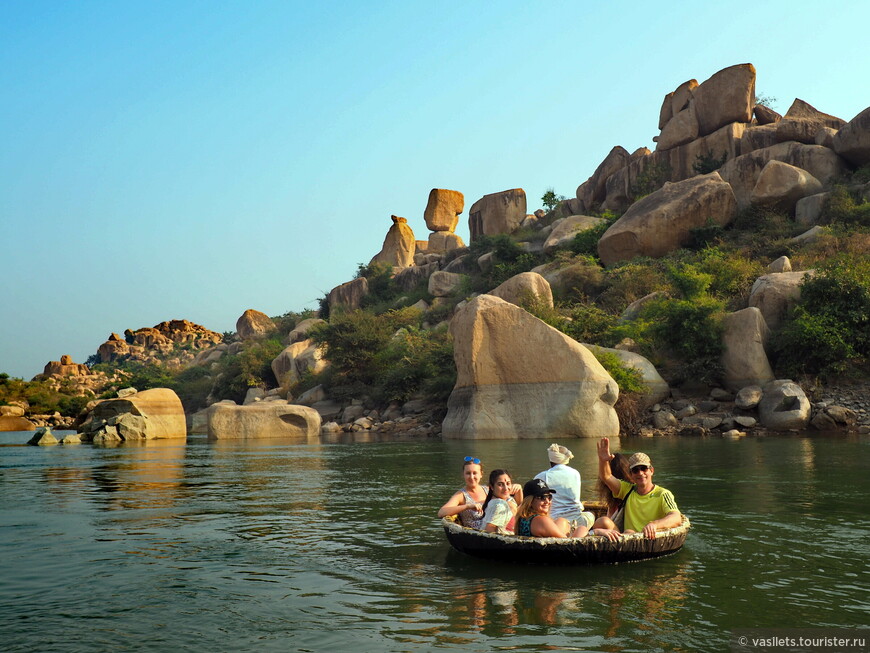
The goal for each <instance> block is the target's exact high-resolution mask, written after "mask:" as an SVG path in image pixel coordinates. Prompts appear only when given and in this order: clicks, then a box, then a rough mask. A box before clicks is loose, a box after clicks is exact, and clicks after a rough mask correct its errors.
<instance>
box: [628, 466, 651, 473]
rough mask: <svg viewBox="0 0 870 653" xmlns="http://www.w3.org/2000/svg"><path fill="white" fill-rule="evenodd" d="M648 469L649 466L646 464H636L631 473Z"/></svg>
mask: <svg viewBox="0 0 870 653" xmlns="http://www.w3.org/2000/svg"><path fill="white" fill-rule="evenodd" d="M648 469H649V467H647V466H646V465H635V466H634V467H632V468H631V473H632V474H634V473H636V472H645V471H646V470H648Z"/></svg>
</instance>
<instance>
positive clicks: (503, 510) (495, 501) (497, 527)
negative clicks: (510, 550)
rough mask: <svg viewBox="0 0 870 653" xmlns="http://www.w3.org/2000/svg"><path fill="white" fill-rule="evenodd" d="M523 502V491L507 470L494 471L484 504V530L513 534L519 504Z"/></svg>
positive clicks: (491, 473)
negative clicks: (512, 480) (515, 483)
mask: <svg viewBox="0 0 870 653" xmlns="http://www.w3.org/2000/svg"><path fill="white" fill-rule="evenodd" d="M522 500H523V490H522V488H520V486H519V485H514V484H513V483H512V482H511V477H510V474H509V473H508V471H507V470H506V469H494V470H492V472H490V474H489V495H488V496H487V497H486V501H485V502H484V503H483V519H482V520H481V525H482V527H483V528H482V530H485V531H486V532H488V533H499V532H513V521H514V516H515V515H516V513H517V504H518V502H522Z"/></svg>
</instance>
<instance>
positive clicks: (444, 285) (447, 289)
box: [429, 270, 466, 297]
mask: <svg viewBox="0 0 870 653" xmlns="http://www.w3.org/2000/svg"><path fill="white" fill-rule="evenodd" d="M465 278H466V277H465V275H464V274H457V273H455V272H444V271H442V270H439V271H438V272H433V273H432V276H431V277H429V294H430V295H432V296H433V297H447V296H448V295H450V294H452V293H453V292H454V291H455V290H457V289H458V288H459V287H460V286H461V285H462V283H463V281H464V280H465Z"/></svg>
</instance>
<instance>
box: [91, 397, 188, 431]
mask: <svg viewBox="0 0 870 653" xmlns="http://www.w3.org/2000/svg"><path fill="white" fill-rule="evenodd" d="M79 432H80V433H81V436H82V440H85V441H89V440H90V441H94V442H100V441H103V442H105V441H112V440H116V441H121V440H152V439H162V438H184V437H187V424H186V420H185V417H184V407H183V406H182V405H181V400H180V399H179V398H178V395H176V394H175V392H174V391H173V390H170V389H169V388H152V389H150V390H143V391H141V392H134V393H132V394H127V395H126V396H124V397H123V398H120V397H119V398H117V399H105V400H102V401H100V402H99V403H97V404H96V405H95V406H94V407H93V409H92V410H91V412H90V413H89V414H88V416H87V417H86V419H85V421H84V422H83V423H82V424H81V426H80V427H79Z"/></svg>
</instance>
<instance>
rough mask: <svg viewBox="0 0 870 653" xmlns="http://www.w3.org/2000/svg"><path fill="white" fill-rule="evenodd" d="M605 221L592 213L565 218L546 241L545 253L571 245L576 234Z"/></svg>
mask: <svg viewBox="0 0 870 653" xmlns="http://www.w3.org/2000/svg"><path fill="white" fill-rule="evenodd" d="M603 222H604V219H602V218H595V217H593V216H591V215H571V216H568V217H567V218H563V219H562V220H561V221H560V222H559V224H558V225H557V226H555V227H554V228H553V230H552V231H551V232H550V235H549V236H547V239H546V240H545V241H544V253H545V254H550V253H552V252H553V251H554V250H556V249H558V248H559V247H563V246H567V245H569V244H570V243H571V241H572V240H573V239H574V236H576V235H577V234H579V233H580V232H581V231H587V230H588V229H593V228H594V227H597V226H598V225H600V224H602V223H603Z"/></svg>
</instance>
